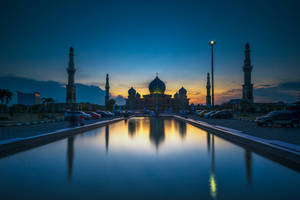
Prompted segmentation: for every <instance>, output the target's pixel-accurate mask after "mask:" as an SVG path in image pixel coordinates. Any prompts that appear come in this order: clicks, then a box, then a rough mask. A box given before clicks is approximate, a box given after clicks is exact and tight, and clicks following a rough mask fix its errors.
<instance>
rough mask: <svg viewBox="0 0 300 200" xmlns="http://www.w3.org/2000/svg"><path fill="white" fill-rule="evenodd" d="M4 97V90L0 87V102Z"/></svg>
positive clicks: (2, 101)
mask: <svg viewBox="0 0 300 200" xmlns="http://www.w3.org/2000/svg"><path fill="white" fill-rule="evenodd" d="M4 98H5V90H4V89H0V101H1V104H3V103H4Z"/></svg>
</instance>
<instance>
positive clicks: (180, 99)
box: [126, 76, 189, 111]
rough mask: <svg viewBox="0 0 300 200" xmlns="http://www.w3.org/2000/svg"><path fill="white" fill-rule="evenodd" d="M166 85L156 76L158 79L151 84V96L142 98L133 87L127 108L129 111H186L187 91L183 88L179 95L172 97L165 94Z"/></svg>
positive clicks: (129, 94) (187, 102) (127, 101)
mask: <svg viewBox="0 0 300 200" xmlns="http://www.w3.org/2000/svg"><path fill="white" fill-rule="evenodd" d="M165 91H166V85H165V83H164V82H163V81H162V80H160V79H159V78H158V76H156V78H155V79H154V80H153V81H151V82H150V84H149V92H150V94H147V95H143V96H141V95H140V94H139V93H138V92H137V91H136V90H135V89H134V88H133V87H131V88H130V89H129V90H128V98H127V99H126V106H127V108H128V109H129V110H143V109H147V110H155V111H167V110H172V111H176V110H181V109H186V108H187V107H188V105H189V99H188V98H187V91H186V89H185V88H183V87H182V88H181V89H180V90H179V91H178V92H177V93H175V94H174V96H173V97H172V95H170V94H165Z"/></svg>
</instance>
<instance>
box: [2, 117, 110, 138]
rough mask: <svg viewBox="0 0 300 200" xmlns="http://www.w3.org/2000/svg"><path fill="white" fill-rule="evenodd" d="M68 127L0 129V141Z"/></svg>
mask: <svg viewBox="0 0 300 200" xmlns="http://www.w3.org/2000/svg"><path fill="white" fill-rule="evenodd" d="M108 119H112V118H101V119H94V120H89V121H86V122H85V123H86V124H91V123H94V122H99V121H103V120H108ZM68 127H71V124H70V122H68V121H63V122H53V123H49V124H37V125H30V126H11V127H0V140H7V139H12V138H22V137H29V136H35V135H39V134H43V133H49V132H52V131H56V130H60V129H64V128H68Z"/></svg>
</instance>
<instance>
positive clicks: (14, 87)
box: [0, 76, 105, 105]
mask: <svg viewBox="0 0 300 200" xmlns="http://www.w3.org/2000/svg"><path fill="white" fill-rule="evenodd" d="M75 85H76V99H77V100H76V101H77V102H90V103H95V104H100V105H103V104H104V96H105V91H104V90H102V89H101V88H99V87H98V86H95V85H85V84H80V83H78V84H75ZM0 86H1V88H5V89H9V90H11V91H12V92H14V96H13V99H12V104H15V103H17V91H21V92H40V93H41V97H52V98H53V99H54V100H55V102H60V103H62V102H65V101H66V89H65V85H64V84H62V83H59V82H56V81H37V80H34V79H29V78H23V77H16V76H2V77H0Z"/></svg>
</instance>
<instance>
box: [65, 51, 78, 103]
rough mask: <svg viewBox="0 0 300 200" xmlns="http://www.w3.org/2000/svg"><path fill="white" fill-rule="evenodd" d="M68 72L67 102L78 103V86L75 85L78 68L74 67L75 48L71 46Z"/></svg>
mask: <svg viewBox="0 0 300 200" xmlns="http://www.w3.org/2000/svg"><path fill="white" fill-rule="evenodd" d="M67 72H68V85H67V96H66V102H67V104H73V103H76V87H75V85H74V76H75V72H76V69H75V67H74V49H73V47H70V53H69V66H68V68H67Z"/></svg>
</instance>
